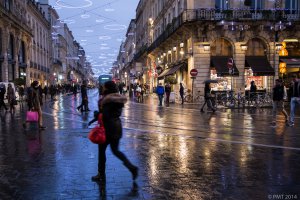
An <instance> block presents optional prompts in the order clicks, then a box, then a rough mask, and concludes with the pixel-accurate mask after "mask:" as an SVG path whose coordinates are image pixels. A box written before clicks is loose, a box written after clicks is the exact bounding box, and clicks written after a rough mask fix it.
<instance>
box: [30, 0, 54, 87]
mask: <svg viewBox="0 0 300 200" xmlns="http://www.w3.org/2000/svg"><path fill="white" fill-rule="evenodd" d="M27 20H28V21H29V24H30V27H31V29H32V38H31V46H30V48H29V49H30V51H31V52H30V68H29V73H28V74H27V83H28V81H29V82H32V81H34V80H38V81H39V83H40V84H41V85H42V86H45V85H48V83H49V73H50V52H51V45H50V42H51V39H52V38H51V35H50V31H49V30H50V23H49V22H48V20H47V18H46V15H45V12H44V11H43V9H42V7H41V5H40V3H39V2H35V1H34V0H30V1H27Z"/></svg>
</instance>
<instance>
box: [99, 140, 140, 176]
mask: <svg viewBox="0 0 300 200" xmlns="http://www.w3.org/2000/svg"><path fill="white" fill-rule="evenodd" d="M119 142H120V139H110V140H109V141H108V142H106V143H105V144H99V145H98V151H99V152H98V172H99V174H101V175H105V163H106V154H105V152H106V148H107V146H108V145H109V144H110V148H111V151H112V153H113V154H114V155H115V156H116V157H117V158H119V159H120V160H121V161H123V164H124V165H125V166H126V167H127V168H128V169H129V171H132V170H133V169H134V168H136V167H135V166H134V165H133V164H131V162H130V161H129V160H128V159H127V157H126V156H125V155H124V154H123V153H122V152H121V151H120V150H119Z"/></svg>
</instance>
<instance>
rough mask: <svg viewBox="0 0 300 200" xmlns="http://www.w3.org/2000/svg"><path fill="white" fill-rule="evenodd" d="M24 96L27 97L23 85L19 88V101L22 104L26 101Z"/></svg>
mask: <svg viewBox="0 0 300 200" xmlns="http://www.w3.org/2000/svg"><path fill="white" fill-rule="evenodd" d="M24 95H25V91H24V87H23V86H22V85H21V86H20V87H19V101H20V102H23V101H24Z"/></svg>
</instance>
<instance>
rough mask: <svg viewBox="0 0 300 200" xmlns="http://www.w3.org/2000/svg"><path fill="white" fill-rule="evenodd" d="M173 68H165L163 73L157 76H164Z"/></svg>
mask: <svg viewBox="0 0 300 200" xmlns="http://www.w3.org/2000/svg"><path fill="white" fill-rule="evenodd" d="M170 69H171V68H168V69H165V70H164V71H163V72H162V73H161V74H159V75H158V77H157V78H163V77H165V76H166V74H167V73H168V72H169V71H170Z"/></svg>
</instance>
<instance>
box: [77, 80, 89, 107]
mask: <svg viewBox="0 0 300 200" xmlns="http://www.w3.org/2000/svg"><path fill="white" fill-rule="evenodd" d="M77 110H78V111H79V110H80V111H81V112H83V111H85V112H88V111H90V109H89V106H88V95H87V88H86V83H83V84H82V85H81V104H80V105H79V106H78V107H77Z"/></svg>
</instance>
